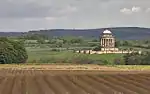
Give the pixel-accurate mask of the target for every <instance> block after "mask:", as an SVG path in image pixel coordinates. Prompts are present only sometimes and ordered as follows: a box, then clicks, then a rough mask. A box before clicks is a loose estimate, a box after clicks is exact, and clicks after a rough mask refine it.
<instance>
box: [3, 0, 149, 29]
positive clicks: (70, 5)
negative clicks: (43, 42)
mask: <svg viewBox="0 0 150 94" xmlns="http://www.w3.org/2000/svg"><path fill="white" fill-rule="evenodd" d="M149 6H150V0H0V30H2V29H3V30H11V29H12V30H19V31H22V30H24V31H28V29H38V28H49V29H51V28H101V27H102V28H103V27H108V26H126V25H128V26H145V27H150V24H149V22H150V19H149V16H150V15H149V13H148V12H150V8H148V7H149ZM146 12H147V13H146ZM122 13H123V14H127V15H130V16H126V15H122ZM131 14H135V15H131ZM137 14H138V15H137ZM139 24H140V25H139Z"/></svg>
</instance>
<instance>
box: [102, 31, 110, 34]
mask: <svg viewBox="0 0 150 94" xmlns="http://www.w3.org/2000/svg"><path fill="white" fill-rule="evenodd" d="M103 34H111V31H109V30H105V31H103Z"/></svg>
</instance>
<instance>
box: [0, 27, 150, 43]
mask: <svg viewBox="0 0 150 94" xmlns="http://www.w3.org/2000/svg"><path fill="white" fill-rule="evenodd" d="M105 29H106V28H100V29H82V30H80V29H51V30H39V31H29V32H27V33H20V32H18V33H17V32H15V33H12V32H10V33H4V32H0V36H21V35H25V34H29V35H30V34H44V35H48V36H83V37H96V38H98V37H99V36H100V34H101V33H102V32H103V31H104V30H105ZM107 29H109V30H111V31H112V33H113V34H114V35H115V36H116V38H118V39H123V40H124V39H125V40H129V39H134V40H140V39H145V38H150V28H139V27H114V28H107Z"/></svg>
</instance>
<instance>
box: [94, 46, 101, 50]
mask: <svg viewBox="0 0 150 94" xmlns="http://www.w3.org/2000/svg"><path fill="white" fill-rule="evenodd" d="M100 50H101V46H96V47H95V48H94V49H93V51H100Z"/></svg>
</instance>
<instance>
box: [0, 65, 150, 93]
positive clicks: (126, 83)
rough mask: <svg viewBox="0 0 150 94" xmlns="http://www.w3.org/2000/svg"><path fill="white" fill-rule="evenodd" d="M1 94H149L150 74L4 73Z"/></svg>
mask: <svg viewBox="0 0 150 94" xmlns="http://www.w3.org/2000/svg"><path fill="white" fill-rule="evenodd" d="M0 94H150V72H146V71H142V72H136V71H130V72H128V71H122V72H121V71H111V72H110V71H96V70H95V71H94V70H86V71H85V70H74V71H73V70H70V71H69V70H35V69H34V70H19V69H10V68H8V69H1V70H0Z"/></svg>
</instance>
